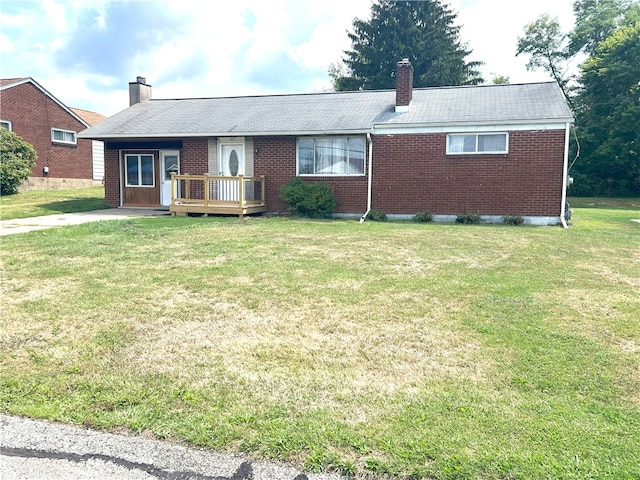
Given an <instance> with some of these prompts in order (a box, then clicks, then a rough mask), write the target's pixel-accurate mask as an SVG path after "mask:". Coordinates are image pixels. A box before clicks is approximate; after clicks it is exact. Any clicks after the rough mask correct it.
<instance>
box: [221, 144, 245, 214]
mask: <svg viewBox="0 0 640 480" xmlns="http://www.w3.org/2000/svg"><path fill="white" fill-rule="evenodd" d="M219 174H220V176H224V177H237V176H238V175H244V144H243V143H223V144H221V145H220V172H219ZM219 183H220V184H219V186H218V192H219V198H220V200H226V201H231V202H237V201H238V200H239V198H238V192H239V185H238V180H220V182H219Z"/></svg>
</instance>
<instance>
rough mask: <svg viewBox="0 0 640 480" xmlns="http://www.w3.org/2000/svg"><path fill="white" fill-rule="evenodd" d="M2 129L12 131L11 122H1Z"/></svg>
mask: <svg viewBox="0 0 640 480" xmlns="http://www.w3.org/2000/svg"><path fill="white" fill-rule="evenodd" d="M0 128H4V129H6V130H9V131H11V129H12V127H11V122H10V121H9V120H0Z"/></svg>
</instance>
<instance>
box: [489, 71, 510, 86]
mask: <svg viewBox="0 0 640 480" xmlns="http://www.w3.org/2000/svg"><path fill="white" fill-rule="evenodd" d="M491 83H492V84H493V85H506V84H508V83H509V77H508V76H507V77H505V76H504V75H496V74H495V73H494V74H493V78H492V79H491Z"/></svg>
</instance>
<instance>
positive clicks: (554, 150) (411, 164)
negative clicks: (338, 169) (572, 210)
mask: <svg viewBox="0 0 640 480" xmlns="http://www.w3.org/2000/svg"><path fill="white" fill-rule="evenodd" d="M564 134H565V131H564V130H547V131H533V132H531V131H530V132H519V131H518V132H510V133H509V154H506V155H446V134H444V133H443V134H425V135H395V136H387V135H380V136H376V137H375V138H374V148H373V155H374V160H373V196H372V197H373V198H372V207H373V208H377V209H381V210H384V211H385V212H387V213H396V214H407V213H408V214H411V213H416V212H419V211H428V212H430V213H433V214H442V215H457V214H460V213H479V214H483V215H505V214H513V215H531V216H559V215H560V204H561V201H562V180H563V173H562V172H563V160H564Z"/></svg>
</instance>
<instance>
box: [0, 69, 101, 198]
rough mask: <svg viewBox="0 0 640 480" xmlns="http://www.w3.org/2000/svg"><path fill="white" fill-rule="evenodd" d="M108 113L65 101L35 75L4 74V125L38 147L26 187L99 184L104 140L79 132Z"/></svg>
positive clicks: (0, 99)
mask: <svg viewBox="0 0 640 480" xmlns="http://www.w3.org/2000/svg"><path fill="white" fill-rule="evenodd" d="M105 118H106V117H105V116H104V115H101V114H99V113H95V112H89V111H87V110H81V109H73V108H69V107H67V106H66V105H64V104H63V103H62V102H61V101H60V100H58V99H57V98H56V97H54V96H53V95H51V94H50V93H49V92H48V91H47V90H45V89H44V88H43V87H42V86H41V85H40V84H39V83H38V82H36V81H35V80H34V79H33V78H31V77H26V78H8V79H2V80H0V126H2V127H3V128H7V129H9V130H12V131H14V132H15V133H17V134H18V135H20V136H21V137H22V138H23V139H24V140H25V141H26V142H28V143H30V144H32V145H33V146H34V148H35V149H36V152H37V154H38V158H37V160H36V165H35V167H34V168H33V170H32V171H31V175H30V177H29V179H28V180H27V182H26V183H25V184H24V185H23V187H22V188H26V189H29V188H73V187H87V186H92V185H101V184H102V180H103V178H104V144H103V142H101V141H99V140H90V139H78V132H81V131H83V130H85V129H86V128H87V127H89V126H91V125H95V124H97V123H99V122H100V121H102V120H104V119H105Z"/></svg>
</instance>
